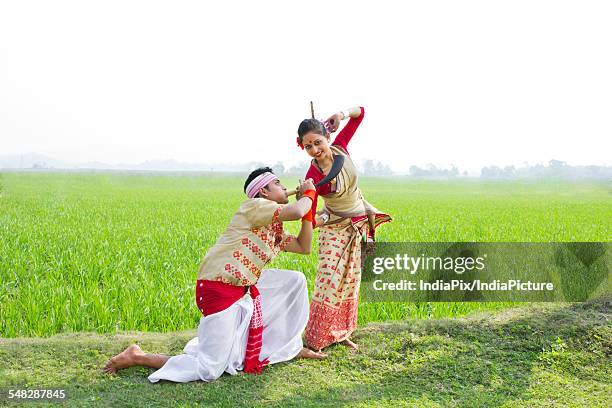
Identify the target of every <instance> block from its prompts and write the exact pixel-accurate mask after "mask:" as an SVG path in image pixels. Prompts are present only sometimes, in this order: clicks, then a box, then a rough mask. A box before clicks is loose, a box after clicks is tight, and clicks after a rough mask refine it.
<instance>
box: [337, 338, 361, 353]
mask: <svg viewBox="0 0 612 408" xmlns="http://www.w3.org/2000/svg"><path fill="white" fill-rule="evenodd" d="M340 344H342V345H343V346H346V347H349V348H352V349H353V351H359V346H358V345H357V344H355V343H353V342H352V341H351V339H346V340H343V341H341V342H340Z"/></svg>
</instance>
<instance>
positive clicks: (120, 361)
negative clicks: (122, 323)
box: [103, 344, 145, 374]
mask: <svg viewBox="0 0 612 408" xmlns="http://www.w3.org/2000/svg"><path fill="white" fill-rule="evenodd" d="M144 355H145V353H144V352H143V351H142V350H141V349H140V347H138V346H137V345H136V344H132V345H131V346H129V347H128V348H126V349H125V350H123V351H122V352H121V353H119V354H117V355H116V356H115V357H113V358H111V359H110V360H108V362H107V363H106V365H105V366H104V370H103V371H104V372H105V373H109V374H115V373H116V372H117V371H118V370H122V369H124V368H128V367H132V366H134V365H136V359H137V357H138V356H144Z"/></svg>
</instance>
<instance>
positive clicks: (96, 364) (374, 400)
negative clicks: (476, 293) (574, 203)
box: [0, 299, 612, 408]
mask: <svg viewBox="0 0 612 408" xmlns="http://www.w3.org/2000/svg"><path fill="white" fill-rule="evenodd" d="M610 305H611V303H610V301H609V299H608V301H606V302H603V301H599V302H593V303H584V304H554V303H534V304H529V305H523V306H521V307H516V308H510V309H506V310H504V311H501V312H497V313H491V312H481V313H477V314H474V315H471V316H469V317H463V318H456V319H447V318H444V319H430V320H423V319H410V320H407V321H404V322H387V323H369V324H367V325H364V326H362V327H360V328H359V329H358V330H357V332H356V333H355V337H354V338H355V340H356V341H357V342H358V343H359V344H360V345H361V351H360V352H359V353H357V354H352V353H350V352H348V350H347V349H346V348H345V347H342V346H334V347H332V348H331V349H330V357H329V358H328V359H327V360H326V361H322V362H320V361H304V360H298V361H291V362H288V363H282V364H278V365H274V366H271V367H269V368H267V369H266V372H265V373H264V374H263V375H260V376H250V375H238V376H227V375H226V376H223V377H221V378H220V379H219V380H217V381H215V382H213V383H208V384H207V383H201V382H196V383H189V384H174V383H167V382H162V383H159V384H155V385H151V384H149V383H148V381H147V379H146V376H147V375H148V374H149V373H150V372H151V371H152V370H149V369H144V368H131V369H128V370H125V371H122V372H120V373H119V375H118V376H116V377H111V376H108V375H105V374H103V373H102V372H101V371H100V368H101V367H102V366H103V364H104V362H105V361H106V359H107V358H109V357H110V356H112V355H113V354H115V353H117V352H119V351H120V350H122V349H123V348H124V347H125V346H127V345H128V344H130V343H132V342H134V341H137V342H138V343H139V344H141V345H142V346H143V348H144V349H145V350H146V351H149V352H160V353H167V354H176V353H180V352H181V349H182V347H183V345H184V344H185V342H186V341H187V340H188V339H189V338H191V337H192V336H193V335H195V331H194V330H190V331H186V332H176V333H165V334H162V333H138V332H121V333H118V334H113V335H110V334H107V335H99V334H95V333H91V332H90V333H75V334H59V335H55V336H51V337H49V338H21V339H0V359H1V361H2V365H1V366H0V388H5V387H15V388H17V387H24V388H26V387H38V388H41V387H47V388H50V387H55V388H63V389H65V390H67V393H68V395H69V399H68V401H66V403H65V405H63V406H66V407H73V406H74V407H88V406H96V407H97V406H135V407H136V406H138V407H140V406H228V407H229V406H252V407H264V406H265V407H269V406H296V407H302V406H346V407H370V406H388V407H512V408H516V407H550V406H564V407H587V406H588V407H606V406H609V402H610V395H612V385H611V384H612V361H611V356H612V327H611V326H610V311H611V308H610ZM39 406H44V404H40V405H39Z"/></svg>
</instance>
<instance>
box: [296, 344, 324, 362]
mask: <svg viewBox="0 0 612 408" xmlns="http://www.w3.org/2000/svg"><path fill="white" fill-rule="evenodd" d="M296 357H297V358H315V359H319V360H320V359H323V358H327V354H325V353H321V352H320V351H313V350H311V349H309V348H306V347H303V348H302V350H300V352H299V353H298V355H297V356H296Z"/></svg>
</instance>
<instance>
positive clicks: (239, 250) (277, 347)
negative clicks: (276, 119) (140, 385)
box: [104, 167, 326, 382]
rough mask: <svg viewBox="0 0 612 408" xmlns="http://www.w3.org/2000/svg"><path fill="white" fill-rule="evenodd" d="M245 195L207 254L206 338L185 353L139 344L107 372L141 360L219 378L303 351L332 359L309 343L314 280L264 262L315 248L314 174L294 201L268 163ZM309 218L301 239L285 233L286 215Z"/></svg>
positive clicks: (199, 296) (202, 333)
mask: <svg viewBox="0 0 612 408" xmlns="http://www.w3.org/2000/svg"><path fill="white" fill-rule="evenodd" d="M244 190H245V193H246V195H247V196H248V199H247V200H246V201H244V202H243V203H242V204H241V206H240V208H239V209H238V211H237V212H236V214H235V215H234V217H233V218H232V220H231V222H230V224H229V226H228V227H227V229H226V230H225V232H224V233H223V234H222V235H221V237H220V238H219V239H218V241H217V242H216V244H215V245H214V246H213V247H212V248H210V250H209V251H208V252H207V254H206V256H205V257H204V260H203V261H202V264H201V265H200V270H199V272H198V279H197V282H196V291H195V292H196V304H197V305H198V308H199V309H200V311H201V312H202V315H203V317H201V318H200V324H199V327H198V336H197V337H196V338H194V339H192V340H190V341H189V342H188V343H187V345H186V346H185V348H184V354H181V355H178V356H174V357H168V356H165V355H160V354H146V353H144V352H143V351H142V350H141V349H140V347H138V346H137V345H131V346H129V347H128V348H127V349H126V350H125V351H123V352H122V353H120V354H118V355H116V356H115V357H113V358H111V359H110V360H109V361H108V363H107V364H106V366H105V368H104V371H106V372H108V373H115V372H117V370H120V369H123V368H127V367H132V366H135V365H139V366H146V367H152V368H157V369H158V370H157V371H155V372H154V373H153V374H151V375H150V376H149V381H151V382H157V381H159V380H169V381H175V382H188V381H196V380H202V381H212V380H214V379H216V378H218V377H219V376H221V374H223V372H227V373H229V374H236V373H237V371H240V370H244V371H245V372H248V373H253V374H256V373H259V372H261V370H262V369H263V367H264V366H266V365H267V364H273V363H278V362H281V361H287V360H291V359H293V358H295V357H302V358H324V357H326V355H325V354H323V353H316V352H314V351H312V350H309V349H307V348H304V347H303V344H302V332H303V331H304V328H305V327H306V323H307V320H308V293H307V288H306V279H305V277H304V275H303V274H301V273H299V272H295V271H288V270H279V269H266V270H264V269H263V267H264V266H265V265H266V264H267V263H268V262H270V261H271V260H272V259H273V258H274V257H276V255H278V253H279V252H280V251H288V252H295V253H299V254H308V253H310V245H311V240H312V217H313V214H312V213H311V212H310V209H311V205H312V201H313V200H314V197H315V194H316V193H315V187H314V184H313V183H312V180H310V179H309V180H307V181H305V182H303V183H302V184H301V185H300V187H299V190H300V193H301V194H300V195H301V198H300V199H299V200H298V201H297V202H295V203H293V204H287V203H288V199H287V190H286V189H285V187H283V185H282V184H281V183H280V181H279V179H278V178H277V177H276V175H274V173H273V172H272V170H271V169H270V168H268V167H264V168H260V169H257V170H255V171H254V172H252V173H251V174H250V175H249V177H248V178H247V180H246V182H245V185H244ZM300 218H301V219H302V227H301V229H300V232H299V234H298V236H297V237H294V236H291V235H288V234H285V233H284V232H283V221H291V220H299V219H300Z"/></svg>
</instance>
